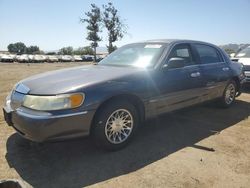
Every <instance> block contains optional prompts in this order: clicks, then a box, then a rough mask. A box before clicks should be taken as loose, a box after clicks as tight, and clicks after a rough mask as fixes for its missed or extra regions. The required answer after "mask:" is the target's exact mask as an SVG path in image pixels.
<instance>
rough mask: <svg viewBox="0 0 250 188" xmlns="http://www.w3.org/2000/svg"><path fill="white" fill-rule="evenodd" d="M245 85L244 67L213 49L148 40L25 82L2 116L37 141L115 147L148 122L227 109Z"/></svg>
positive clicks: (197, 44)
mask: <svg viewBox="0 0 250 188" xmlns="http://www.w3.org/2000/svg"><path fill="white" fill-rule="evenodd" d="M244 80H245V75H244V74H243V67H242V65H241V64H240V63H237V62H232V61H231V60H230V58H229V57H228V55H227V54H226V53H225V52H224V51H223V50H221V49H220V48H218V47H217V46H215V45H212V44H209V43H205V42H200V41H190V40H153V41H146V42H140V43H134V44H129V45H125V46H123V47H121V48H119V49H117V50H116V51H114V52H113V53H111V54H110V55H109V56H108V57H106V58H105V59H104V60H102V61H101V62H100V63H98V64H95V65H86V66H80V67H75V68H69V69H64V70H57V71H54V72H51V71H50V72H48V73H43V74H40V75H38V76H33V77H30V78H27V79H25V80H22V81H20V82H19V83H18V84H16V86H15V88H14V89H13V91H11V92H10V95H9V96H8V97H7V98H6V104H5V106H4V117H5V120H6V122H7V123H8V125H10V126H13V127H14V128H15V130H16V131H17V132H19V133H20V135H22V136H23V137H25V138H27V139H30V140H33V141H37V142H43V141H47V140H58V139H59V140H60V139H69V138H75V137H80V136H86V135H91V136H92V138H93V139H94V141H95V143H96V144H97V145H99V146H101V147H103V148H105V149H108V150H117V149H120V148H122V147H124V146H125V145H126V144H128V143H129V141H130V140H131V139H132V137H133V136H134V135H135V133H136V130H137V129H138V128H141V127H139V124H140V123H141V122H143V121H144V120H146V119H149V118H152V117H156V116H158V115H160V114H163V113H166V112H171V111H174V110H177V109H182V108H185V107H188V106H192V105H195V104H200V103H202V102H205V101H211V100H216V101H217V102H218V103H219V104H220V105H221V106H223V107H225V108H226V107H230V106H231V105H232V104H233V103H234V101H235V97H236V96H239V94H240V91H241V85H242V83H243V82H244ZM55 83H56V84H55ZM207 115H208V116H209V114H207Z"/></svg>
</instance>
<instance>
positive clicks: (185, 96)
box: [149, 43, 203, 114]
mask: <svg viewBox="0 0 250 188" xmlns="http://www.w3.org/2000/svg"><path fill="white" fill-rule="evenodd" d="M192 54H193V53H192V51H191V48H190V45H189V44H186V43H185V44H177V45H176V46H175V47H174V48H173V49H172V50H171V52H170V54H169V56H168V57H167V58H166V62H165V64H164V65H163V66H162V69H161V70H160V71H157V72H155V74H153V75H152V80H153V87H154V88H153V89H154V91H155V93H156V94H155V96H153V97H152V98H151V100H150V101H149V102H150V103H151V105H153V107H154V108H152V109H155V113H157V114H161V113H165V112H168V111H172V110H176V109H179V108H183V107H186V106H190V105H192V104H195V103H198V102H199V100H200V97H201V95H202V93H201V88H202V87H203V78H202V74H201V71H200V66H199V65H198V64H197V63H196V60H195V58H194V56H193V55H192ZM173 58H175V59H176V58H178V59H181V60H184V65H183V66H181V67H178V66H170V67H168V66H169V65H170V63H169V62H170V61H171V59H173Z"/></svg>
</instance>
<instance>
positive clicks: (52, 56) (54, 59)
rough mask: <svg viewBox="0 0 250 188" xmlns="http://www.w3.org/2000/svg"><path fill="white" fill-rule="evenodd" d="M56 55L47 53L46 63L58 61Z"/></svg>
mask: <svg viewBox="0 0 250 188" xmlns="http://www.w3.org/2000/svg"><path fill="white" fill-rule="evenodd" d="M58 61H59V60H58V57H57V56H55V55H49V56H47V62H48V63H55V62H58Z"/></svg>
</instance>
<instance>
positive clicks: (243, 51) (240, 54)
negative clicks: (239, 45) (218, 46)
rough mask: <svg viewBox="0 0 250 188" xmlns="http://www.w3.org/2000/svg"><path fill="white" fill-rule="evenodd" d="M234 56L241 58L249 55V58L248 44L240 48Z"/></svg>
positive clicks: (249, 48) (249, 47)
mask: <svg viewBox="0 0 250 188" xmlns="http://www.w3.org/2000/svg"><path fill="white" fill-rule="evenodd" d="M236 57H238V58H241V57H249V58H250V46H248V47H247V48H245V49H243V50H241V51H240V52H239V53H238V54H237V55H236Z"/></svg>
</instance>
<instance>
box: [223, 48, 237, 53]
mask: <svg viewBox="0 0 250 188" xmlns="http://www.w3.org/2000/svg"><path fill="white" fill-rule="evenodd" d="M224 50H225V52H227V54H228V55H230V54H232V53H235V51H234V50H233V49H230V48H226V49H224Z"/></svg>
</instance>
